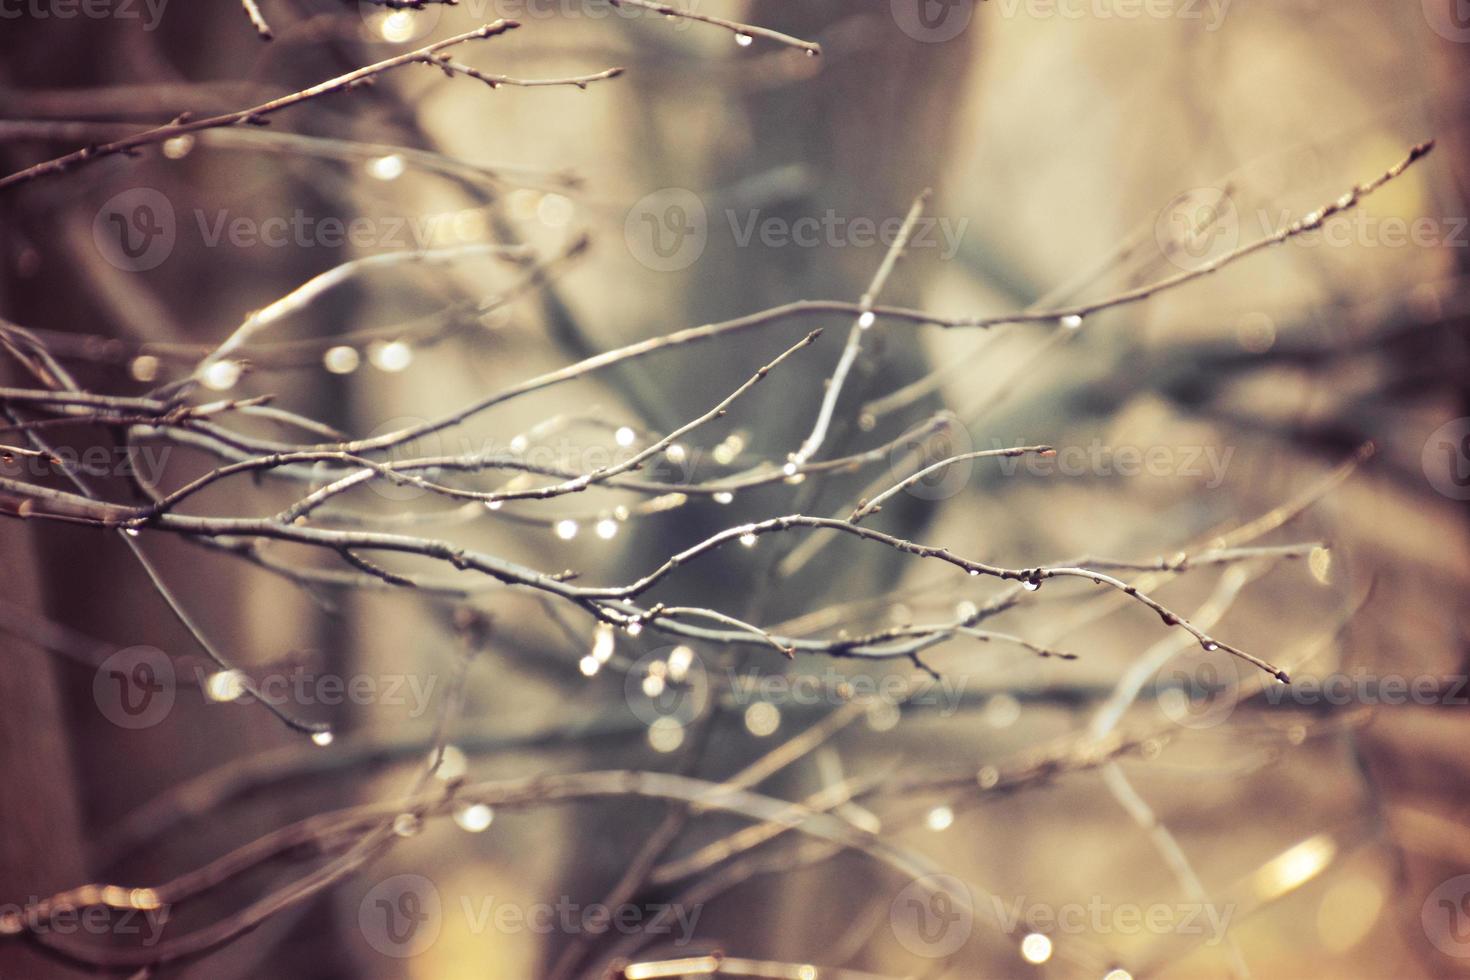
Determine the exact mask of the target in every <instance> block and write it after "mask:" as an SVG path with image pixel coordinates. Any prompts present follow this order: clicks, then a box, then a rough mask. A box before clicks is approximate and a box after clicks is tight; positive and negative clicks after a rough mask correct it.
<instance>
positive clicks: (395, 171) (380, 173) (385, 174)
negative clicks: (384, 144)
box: [367, 153, 403, 180]
mask: <svg viewBox="0 0 1470 980" xmlns="http://www.w3.org/2000/svg"><path fill="white" fill-rule="evenodd" d="M367 172H368V173H369V174H371V175H372V176H374V177H376V178H378V179H379V180H397V179H398V178H399V177H402V176H403V157H401V156H399V155H398V154H397V153H390V154H388V155H387V156H385V157H378V158H377V159H376V160H373V161H372V162H370V163H369V164H368V165H367Z"/></svg>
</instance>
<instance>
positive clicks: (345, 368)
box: [322, 346, 362, 374]
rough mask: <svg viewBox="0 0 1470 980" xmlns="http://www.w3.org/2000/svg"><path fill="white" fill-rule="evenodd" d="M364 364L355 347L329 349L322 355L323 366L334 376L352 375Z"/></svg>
mask: <svg viewBox="0 0 1470 980" xmlns="http://www.w3.org/2000/svg"><path fill="white" fill-rule="evenodd" d="M361 363H362V356H361V355H360V354H358V353H357V348H355V347H346V346H343V347H329V348H327V352H326V353H325V354H323V355H322V366H323V367H325V368H326V369H327V370H328V371H330V372H331V373H333V374H351V373H352V372H353V371H356V370H357V366H358V365H359V364H361Z"/></svg>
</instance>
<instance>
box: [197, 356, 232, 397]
mask: <svg viewBox="0 0 1470 980" xmlns="http://www.w3.org/2000/svg"><path fill="white" fill-rule="evenodd" d="M200 380H201V381H203V382H204V387H206V388H210V389H213V390H214V391H229V390H230V389H231V388H233V387H235V383H236V382H238V381H239V380H240V365H239V363H238V362H236V361H215V362H213V363H212V364H210V365H209V366H208V367H206V368H205V369H204V377H203V378H201V379H200Z"/></svg>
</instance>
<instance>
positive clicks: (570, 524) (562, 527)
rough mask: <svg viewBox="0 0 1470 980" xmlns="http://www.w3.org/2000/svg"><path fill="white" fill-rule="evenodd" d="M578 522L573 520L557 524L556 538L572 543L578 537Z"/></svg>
mask: <svg viewBox="0 0 1470 980" xmlns="http://www.w3.org/2000/svg"><path fill="white" fill-rule="evenodd" d="M577 531H578V527H577V522H576V521H574V520H571V519H567V520H564V521H557V522H556V536H557V537H559V538H561V539H562V540H563V541H570V540H572V539H573V538H575V537H576V536H577Z"/></svg>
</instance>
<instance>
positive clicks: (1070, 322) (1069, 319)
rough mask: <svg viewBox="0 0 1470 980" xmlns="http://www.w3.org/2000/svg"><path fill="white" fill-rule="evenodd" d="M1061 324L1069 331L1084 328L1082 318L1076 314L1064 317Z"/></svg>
mask: <svg viewBox="0 0 1470 980" xmlns="http://www.w3.org/2000/svg"><path fill="white" fill-rule="evenodd" d="M1061 323H1062V326H1063V327H1065V328H1066V329H1068V330H1079V329H1081V327H1082V318H1081V317H1080V316H1078V315H1077V314H1075V313H1068V314H1067V315H1066V316H1064V317H1062V320H1061Z"/></svg>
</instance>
